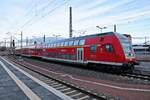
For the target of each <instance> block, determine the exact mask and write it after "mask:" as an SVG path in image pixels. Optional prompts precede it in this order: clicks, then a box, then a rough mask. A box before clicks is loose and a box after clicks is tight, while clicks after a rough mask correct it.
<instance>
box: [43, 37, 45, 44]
mask: <svg viewBox="0 0 150 100" xmlns="http://www.w3.org/2000/svg"><path fill="white" fill-rule="evenodd" d="M43 42H44V43H45V35H44V37H43Z"/></svg>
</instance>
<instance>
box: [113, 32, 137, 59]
mask: <svg viewBox="0 0 150 100" xmlns="http://www.w3.org/2000/svg"><path fill="white" fill-rule="evenodd" d="M116 36H117V37H118V39H119V40H120V42H121V45H122V47H123V50H124V53H125V55H126V57H127V58H131V57H135V55H134V52H133V48H132V45H131V42H130V40H129V39H128V38H127V37H125V36H124V35H122V34H119V33H116Z"/></svg>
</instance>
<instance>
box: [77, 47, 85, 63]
mask: <svg viewBox="0 0 150 100" xmlns="http://www.w3.org/2000/svg"><path fill="white" fill-rule="evenodd" d="M77 60H78V61H83V60H84V51H83V48H77Z"/></svg>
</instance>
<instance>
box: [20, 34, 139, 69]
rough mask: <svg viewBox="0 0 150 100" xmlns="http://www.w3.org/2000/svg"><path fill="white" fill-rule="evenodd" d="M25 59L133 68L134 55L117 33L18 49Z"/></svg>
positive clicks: (130, 46)
mask: <svg viewBox="0 0 150 100" xmlns="http://www.w3.org/2000/svg"><path fill="white" fill-rule="evenodd" d="M21 52H22V55H24V56H36V57H42V58H43V59H49V60H56V61H63V62H68V63H79V64H103V65H110V66H113V67H114V66H116V67H118V68H133V67H134V65H135V64H136V59H135V53H134V51H133V48H132V45H131V42H130V41H129V39H128V38H127V37H125V36H124V35H122V34H119V33H116V32H107V33H99V34H94V35H87V36H81V37H74V38H68V39H63V40H58V41H55V42H52V43H45V44H44V45H39V44H36V45H34V46H28V47H25V48H23V49H22V50H21Z"/></svg>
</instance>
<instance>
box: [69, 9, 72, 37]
mask: <svg viewBox="0 0 150 100" xmlns="http://www.w3.org/2000/svg"><path fill="white" fill-rule="evenodd" d="M69 37H70V38H71V37H72V7H69Z"/></svg>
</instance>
